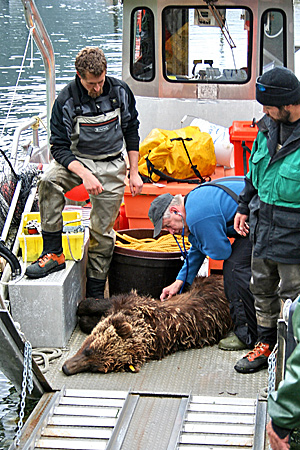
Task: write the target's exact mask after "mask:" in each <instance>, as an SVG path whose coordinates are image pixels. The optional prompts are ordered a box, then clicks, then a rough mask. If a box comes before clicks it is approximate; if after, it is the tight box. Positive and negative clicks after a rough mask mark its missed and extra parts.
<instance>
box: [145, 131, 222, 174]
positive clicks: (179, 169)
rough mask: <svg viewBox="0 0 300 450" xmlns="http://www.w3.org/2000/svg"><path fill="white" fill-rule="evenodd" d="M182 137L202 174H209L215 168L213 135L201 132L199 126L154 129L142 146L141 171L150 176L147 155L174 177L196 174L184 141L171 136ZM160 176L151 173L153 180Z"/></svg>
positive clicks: (155, 165)
mask: <svg viewBox="0 0 300 450" xmlns="http://www.w3.org/2000/svg"><path fill="white" fill-rule="evenodd" d="M177 137H181V138H183V139H186V138H192V140H190V141H184V142H185V146H186V148H187V150H188V153H189V155H190V158H191V161H192V163H193V165H196V166H197V169H198V170H199V172H200V174H201V176H202V177H208V176H210V175H211V174H212V173H213V172H214V170H215V167H216V155H215V150H214V143H213V140H212V137H211V136H210V135H209V134H208V133H204V132H201V131H200V129H199V128H198V127H191V126H190V127H185V128H180V129H179V130H173V131H168V130H161V129H159V128H154V129H153V130H152V131H151V132H150V133H149V134H148V136H147V137H146V138H145V139H144V140H143V141H142V142H141V145H140V161H139V172H140V173H141V174H142V175H144V176H149V172H148V168H147V163H146V157H148V158H149V160H150V161H151V162H152V164H153V165H154V167H155V169H158V170H160V171H161V172H163V173H165V174H166V175H169V176H171V177H173V178H179V179H185V178H195V177H196V175H195V173H194V171H193V169H192V167H191V164H190V161H189V159H188V156H187V154H186V151H185V149H184V146H183V143H182V142H181V141H172V142H171V139H173V138H177ZM159 179H160V177H159V176H158V175H156V174H153V175H152V180H153V181H158V180H159Z"/></svg>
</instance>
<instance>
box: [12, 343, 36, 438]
mask: <svg viewBox="0 0 300 450" xmlns="http://www.w3.org/2000/svg"><path fill="white" fill-rule="evenodd" d="M23 365H24V368H23V380H22V391H21V407H20V413H19V417H20V419H19V422H18V429H17V433H16V439H15V444H16V446H17V447H18V446H19V445H20V436H21V430H22V427H23V419H24V411H25V401H26V388H27V390H28V392H29V394H31V392H32V389H33V378H32V347H31V344H30V342H28V341H26V342H25V347H24V362H23Z"/></svg>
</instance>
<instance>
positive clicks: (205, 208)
mask: <svg viewBox="0 0 300 450" xmlns="http://www.w3.org/2000/svg"><path fill="white" fill-rule="evenodd" d="M214 182H218V183H219V184H222V185H224V186H227V187H228V188H230V189H231V190H232V191H233V192H235V193H236V194H237V195H239V193H240V192H241V191H242V189H243V188H244V186H245V180H244V177H229V178H227V179H226V177H225V178H220V179H218V180H215V181H214ZM185 210H186V223H187V226H188V228H189V230H190V235H189V238H188V239H189V242H190V243H191V248H190V250H189V252H188V266H189V268H188V275H187V279H186V282H187V283H189V284H192V282H193V280H194V278H195V277H196V275H197V274H198V271H199V269H200V267H201V265H202V263H203V261H204V259H205V257H206V256H209V257H210V258H212V259H216V260H225V259H227V258H229V257H230V255H231V243H230V241H229V239H228V237H236V236H237V233H236V232H235V231H234V228H233V219H234V216H235V213H236V210H237V203H236V201H235V200H234V199H233V198H232V197H231V196H230V195H229V194H228V193H227V192H225V191H224V190H223V189H220V188H219V187H217V186H214V185H211V184H210V183H206V184H203V185H200V186H198V187H197V188H195V189H193V190H192V191H191V192H190V193H189V194H188V195H187V197H186V199H185ZM186 272H187V261H186V260H185V262H184V264H183V266H182V269H181V270H180V272H179V274H178V276H177V280H182V281H185V278H186Z"/></svg>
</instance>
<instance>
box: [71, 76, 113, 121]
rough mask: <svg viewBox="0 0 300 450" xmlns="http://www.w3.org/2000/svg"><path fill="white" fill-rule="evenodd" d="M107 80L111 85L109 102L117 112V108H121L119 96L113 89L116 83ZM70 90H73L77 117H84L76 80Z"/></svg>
mask: <svg viewBox="0 0 300 450" xmlns="http://www.w3.org/2000/svg"><path fill="white" fill-rule="evenodd" d="M106 79H107V81H108V83H109V85H110V89H109V100H110V103H111V106H112V108H113V110H114V111H115V110H116V109H117V108H119V101H118V99H117V96H116V95H115V93H114V89H113V86H114V83H113V82H112V80H111V79H110V78H106ZM70 88H71V94H72V97H73V101H74V109H75V113H76V116H81V115H82V106H81V103H80V100H79V95H78V89H77V86H76V81H75V80H73V81H71V83H70Z"/></svg>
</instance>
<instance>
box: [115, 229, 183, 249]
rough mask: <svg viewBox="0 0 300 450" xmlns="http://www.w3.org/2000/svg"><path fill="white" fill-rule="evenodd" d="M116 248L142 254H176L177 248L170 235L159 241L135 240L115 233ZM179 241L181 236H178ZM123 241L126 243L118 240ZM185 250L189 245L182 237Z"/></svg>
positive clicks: (150, 239) (148, 239) (162, 237)
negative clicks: (139, 251)
mask: <svg viewBox="0 0 300 450" xmlns="http://www.w3.org/2000/svg"><path fill="white" fill-rule="evenodd" d="M116 235H117V238H118V239H117V241H116V245H117V246H118V247H124V248H128V249H130V250H141V251H144V252H178V251H179V248H178V245H177V244H176V242H175V239H174V237H173V236H172V235H171V234H166V235H163V236H161V237H160V238H159V239H152V238H145V239H136V238H134V237H132V236H128V235H127V234H120V233H118V232H117V231H116ZM178 237H179V238H180V239H181V236H178ZM120 238H121V239H123V240H124V241H126V243H123V242H121V241H120V240H119V239H120ZM184 242H185V246H186V249H187V250H188V249H189V248H190V243H189V241H188V239H187V237H184Z"/></svg>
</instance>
